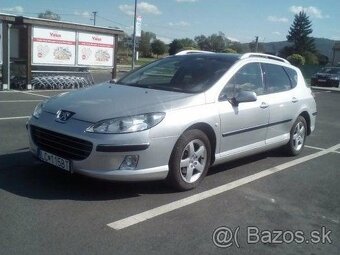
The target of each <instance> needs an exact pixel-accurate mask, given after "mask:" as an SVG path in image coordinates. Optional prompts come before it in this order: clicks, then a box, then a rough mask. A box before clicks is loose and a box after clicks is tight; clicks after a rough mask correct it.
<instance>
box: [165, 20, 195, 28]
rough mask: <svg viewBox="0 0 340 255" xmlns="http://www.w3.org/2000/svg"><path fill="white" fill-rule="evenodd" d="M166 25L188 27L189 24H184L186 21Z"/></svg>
mask: <svg viewBox="0 0 340 255" xmlns="http://www.w3.org/2000/svg"><path fill="white" fill-rule="evenodd" d="M168 25H169V26H170V27H189V26H190V23H188V22H186V21H180V22H175V23H173V22H169V23H168Z"/></svg>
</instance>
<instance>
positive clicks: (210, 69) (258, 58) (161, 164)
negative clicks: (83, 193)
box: [27, 51, 317, 190]
mask: <svg viewBox="0 0 340 255" xmlns="http://www.w3.org/2000/svg"><path fill="white" fill-rule="evenodd" d="M316 114H317V110H316V104H315V100H314V97H313V95H312V92H311V90H310V88H308V87H307V86H306V84H305V81H304V78H303V76H302V74H301V71H300V70H299V69H298V68H296V67H294V66H292V65H291V64H290V63H289V62H288V61H286V60H284V59H282V58H279V57H276V56H271V55H266V54H259V53H247V54H244V55H237V54H219V53H209V52H197V51H184V52H180V53H179V54H177V55H175V56H170V57H166V58H164V59H161V60H158V61H155V62H153V63H151V64H149V65H146V66H143V67H141V68H139V69H137V70H134V71H132V72H130V73H128V74H127V75H125V76H124V77H123V78H121V79H120V80H118V81H117V82H116V83H114V84H113V83H110V82H107V83H103V84H99V85H96V86H93V87H89V88H85V89H81V90H77V91H72V92H67V93H62V94H60V95H58V96H55V97H52V98H50V99H48V100H47V101H44V102H42V103H40V104H39V105H37V106H36V108H35V110H34V113H33V114H32V117H31V118H30V120H29V121H28V125H27V127H28V131H29V132H28V133H29V139H30V149H31V151H32V153H33V154H34V155H35V156H36V157H38V158H39V159H40V160H42V161H44V162H47V163H50V164H53V165H55V166H57V167H59V168H62V169H64V170H66V171H69V172H72V173H73V172H76V173H80V174H84V175H88V176H92V177H96V178H102V179H109V180H117V181H146V180H166V182H167V183H169V184H171V185H172V186H173V187H174V188H176V189H177V190H188V189H192V188H194V187H196V186H197V185H198V184H199V183H200V182H201V181H202V179H203V178H204V176H205V175H206V174H207V171H208V169H209V167H210V166H212V165H217V164H221V163H224V162H227V161H229V160H233V159H236V158H240V157H244V156H247V155H250V154H254V153H258V152H262V151H265V150H268V149H273V148H277V147H283V149H284V150H282V151H283V152H285V153H288V154H290V155H297V154H299V153H300V152H301V151H302V149H303V147H304V144H305V140H306V136H307V135H309V134H311V132H312V131H313V130H314V127H315V118H316Z"/></svg>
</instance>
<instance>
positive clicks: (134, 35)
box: [131, 0, 137, 70]
mask: <svg viewBox="0 0 340 255" xmlns="http://www.w3.org/2000/svg"><path fill="white" fill-rule="evenodd" d="M136 22H137V0H135V15H134V21H133V39H132V65H131V67H132V70H133V69H134V68H135V56H136Z"/></svg>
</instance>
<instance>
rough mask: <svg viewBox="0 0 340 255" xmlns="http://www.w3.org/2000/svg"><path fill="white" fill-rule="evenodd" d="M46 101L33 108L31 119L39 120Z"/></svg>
mask: <svg viewBox="0 0 340 255" xmlns="http://www.w3.org/2000/svg"><path fill="white" fill-rule="evenodd" d="M46 101H47V100H45V101H43V102H41V103H39V104H38V105H37V106H36V107H35V108H34V111H33V114H32V115H33V117H35V118H37V119H39V117H40V115H41V113H42V112H43V108H44V105H45V103H46Z"/></svg>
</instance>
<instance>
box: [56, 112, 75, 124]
mask: <svg viewBox="0 0 340 255" xmlns="http://www.w3.org/2000/svg"><path fill="white" fill-rule="evenodd" d="M74 114H75V113H74V112H70V111H65V110H59V111H58V112H57V116H56V118H55V120H56V121H59V122H65V121H67V120H68V119H69V118H71V117H72V115H74Z"/></svg>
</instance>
